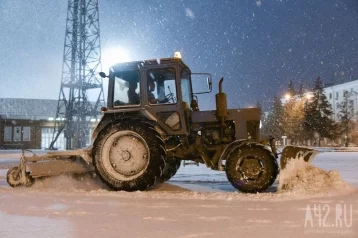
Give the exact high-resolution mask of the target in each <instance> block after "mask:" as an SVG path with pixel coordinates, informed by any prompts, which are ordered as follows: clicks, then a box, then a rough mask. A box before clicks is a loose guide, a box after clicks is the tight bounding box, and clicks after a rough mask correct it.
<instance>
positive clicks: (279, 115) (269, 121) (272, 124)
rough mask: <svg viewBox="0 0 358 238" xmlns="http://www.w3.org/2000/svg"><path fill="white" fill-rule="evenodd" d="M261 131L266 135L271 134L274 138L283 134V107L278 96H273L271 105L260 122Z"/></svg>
mask: <svg viewBox="0 0 358 238" xmlns="http://www.w3.org/2000/svg"><path fill="white" fill-rule="evenodd" d="M262 132H263V134H265V135H267V136H269V135H270V136H273V137H274V138H276V139H279V138H281V136H283V133H284V131H283V107H282V104H281V100H280V98H279V97H277V96H274V98H273V107H272V110H271V111H270V112H269V114H268V115H267V117H266V118H265V120H263V124H262Z"/></svg>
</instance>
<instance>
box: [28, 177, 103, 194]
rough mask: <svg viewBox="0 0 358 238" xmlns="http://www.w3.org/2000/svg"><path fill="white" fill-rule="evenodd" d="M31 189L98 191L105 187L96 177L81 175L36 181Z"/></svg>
mask: <svg viewBox="0 0 358 238" xmlns="http://www.w3.org/2000/svg"><path fill="white" fill-rule="evenodd" d="M32 187H33V188H45V189H46V188H50V189H54V188H55V189H56V190H72V191H73V190H85V191H91V190H98V189H104V188H105V185H104V184H103V183H102V182H101V181H100V180H99V178H98V177H97V176H91V175H89V174H83V175H60V176H54V177H47V178H40V179H36V181H35V183H34V185H33V186H32Z"/></svg>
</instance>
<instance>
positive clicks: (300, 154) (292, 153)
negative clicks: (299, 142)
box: [280, 145, 318, 170]
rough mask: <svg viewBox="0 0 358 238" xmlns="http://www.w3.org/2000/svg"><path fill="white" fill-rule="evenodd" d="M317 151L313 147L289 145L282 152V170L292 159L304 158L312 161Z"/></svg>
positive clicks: (306, 160) (309, 161)
mask: <svg viewBox="0 0 358 238" xmlns="http://www.w3.org/2000/svg"><path fill="white" fill-rule="evenodd" d="M317 153H318V152H317V151H316V150H314V149H311V148H307V147H300V146H292V145H288V146H286V147H285V148H284V149H283V151H282V153H281V159H280V167H281V170H282V169H284V168H285V167H286V165H287V163H288V162H289V161H290V160H292V159H303V160H304V161H305V162H308V163H311V161H312V160H313V158H314V156H315V155H316V154H317Z"/></svg>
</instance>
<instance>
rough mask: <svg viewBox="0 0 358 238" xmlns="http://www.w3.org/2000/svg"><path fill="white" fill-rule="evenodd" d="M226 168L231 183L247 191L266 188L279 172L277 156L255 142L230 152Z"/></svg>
mask: <svg viewBox="0 0 358 238" xmlns="http://www.w3.org/2000/svg"><path fill="white" fill-rule="evenodd" d="M225 168H226V176H227V178H228V180H229V181H230V183H231V184H232V185H233V186H234V187H235V188H237V189H238V190H240V191H241V192H245V193H257V192H262V191H264V190H266V189H267V188H268V187H270V186H271V185H272V184H273V183H274V182H275V180H276V177H277V174H278V164H277V161H276V159H275V157H274V156H273V155H272V154H271V153H270V151H268V150H267V149H265V148H263V147H261V146H258V145H255V144H251V145H245V146H242V147H239V148H237V149H235V150H234V151H233V152H232V153H231V154H229V157H228V159H227V161H226V165H225Z"/></svg>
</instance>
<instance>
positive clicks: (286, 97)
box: [285, 93, 291, 101]
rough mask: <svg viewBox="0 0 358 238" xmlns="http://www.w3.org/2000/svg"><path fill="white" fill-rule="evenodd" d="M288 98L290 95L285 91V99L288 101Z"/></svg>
mask: <svg viewBox="0 0 358 238" xmlns="http://www.w3.org/2000/svg"><path fill="white" fill-rule="evenodd" d="M290 98H291V95H290V94H289V93H286V95H285V99H286V100H287V101H288V100H290Z"/></svg>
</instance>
